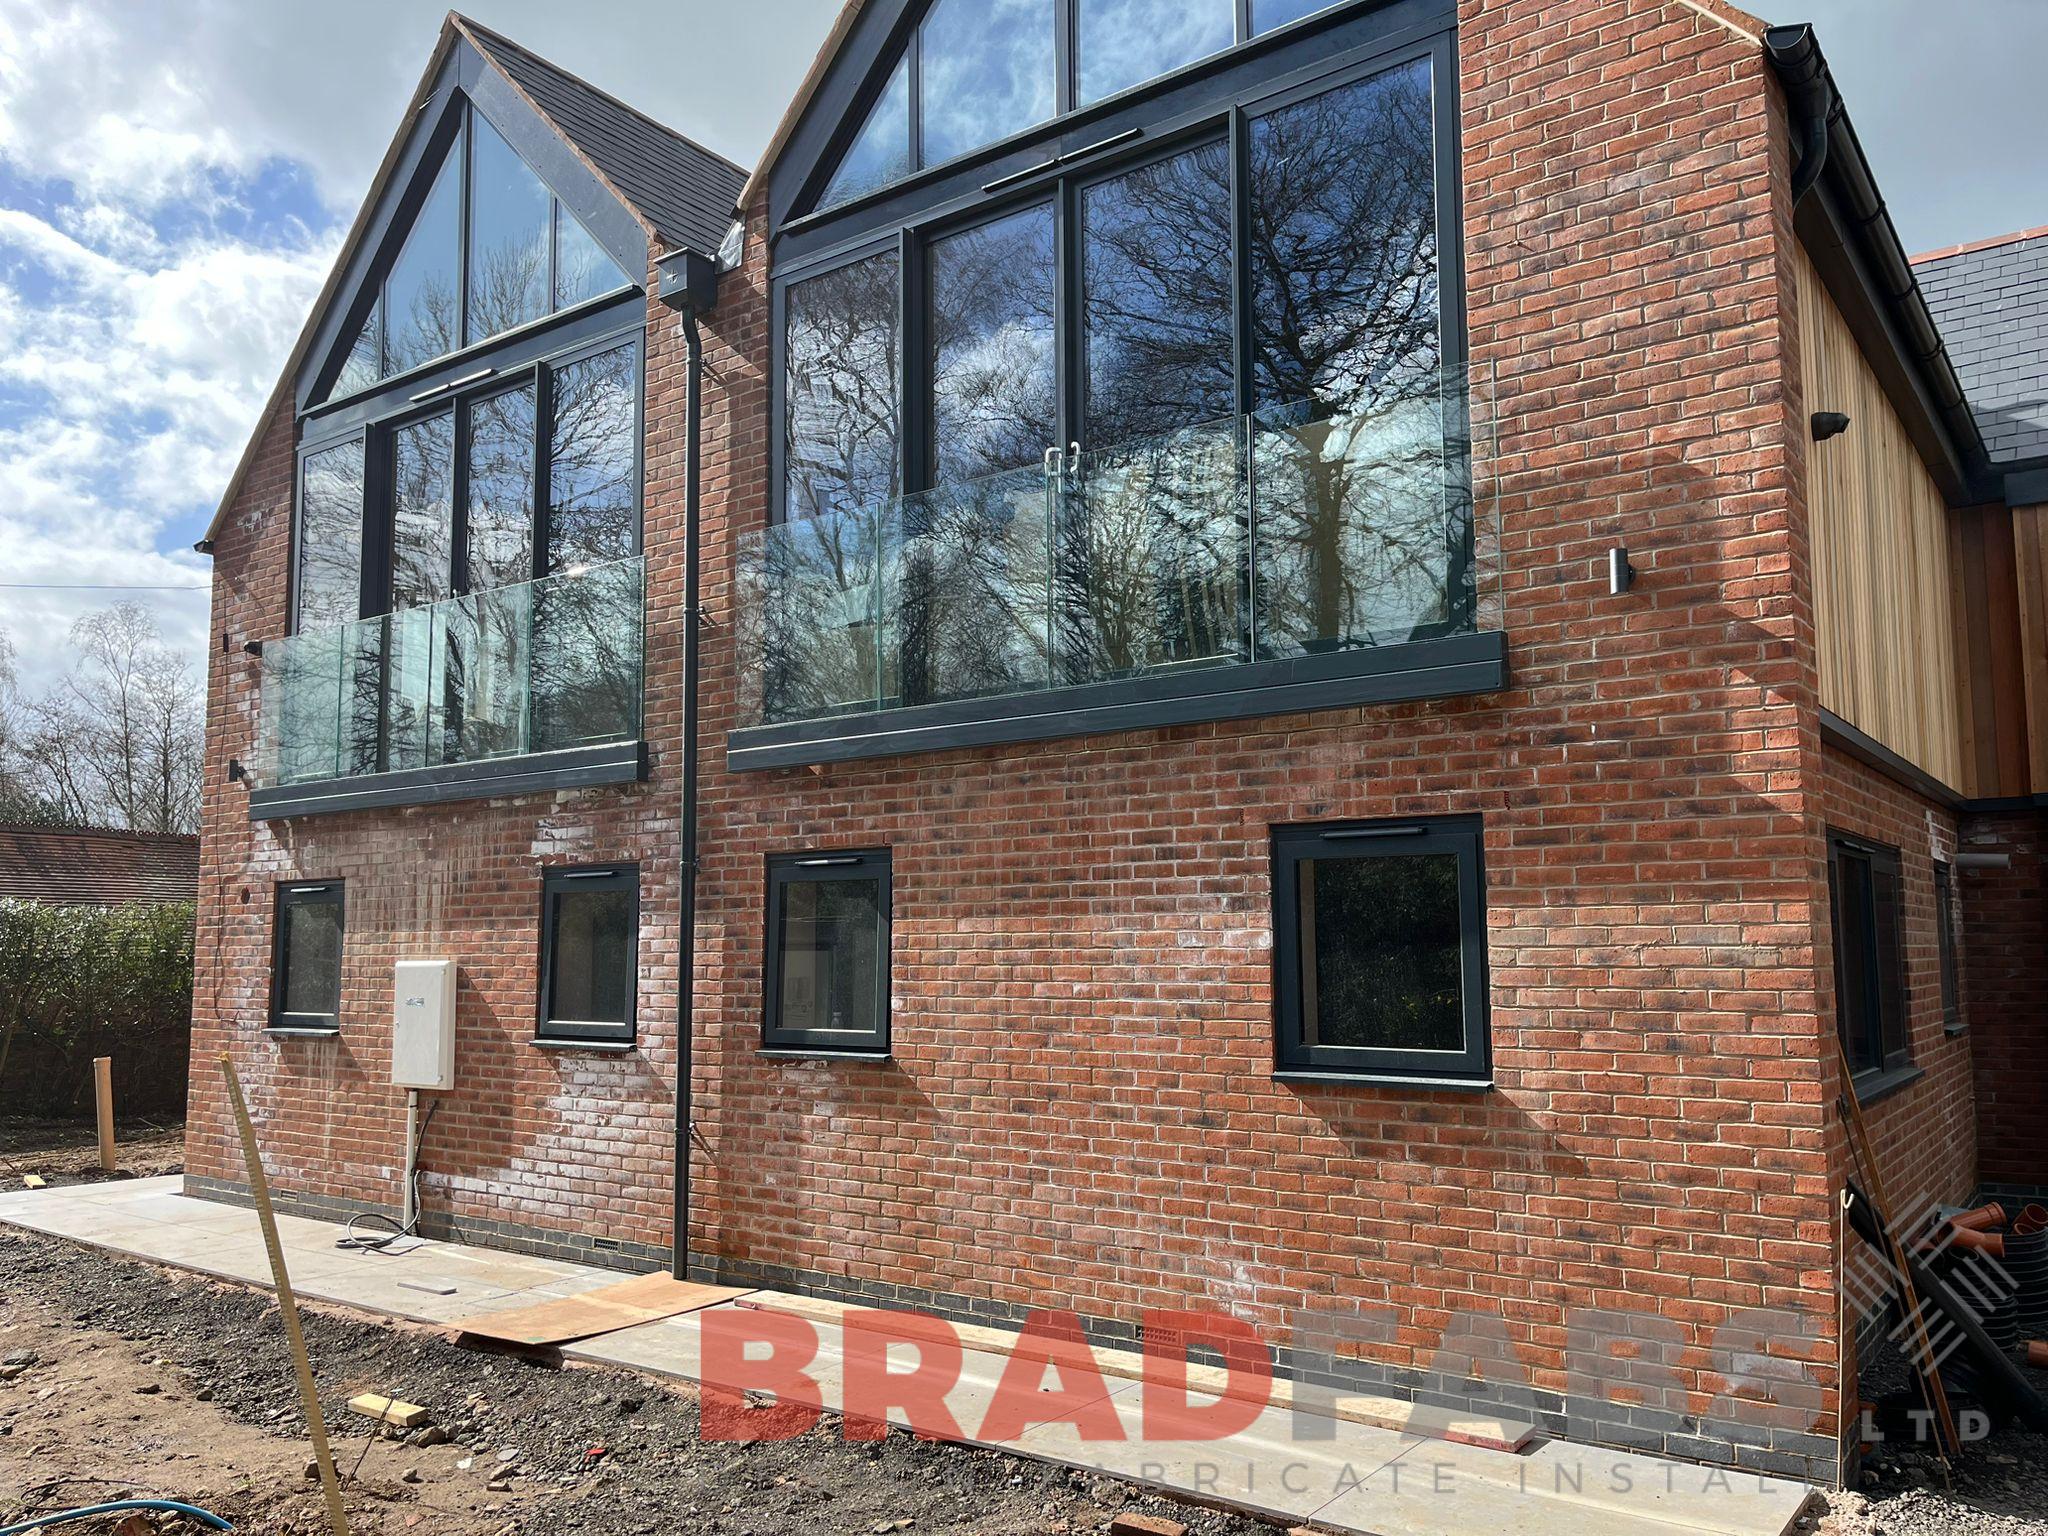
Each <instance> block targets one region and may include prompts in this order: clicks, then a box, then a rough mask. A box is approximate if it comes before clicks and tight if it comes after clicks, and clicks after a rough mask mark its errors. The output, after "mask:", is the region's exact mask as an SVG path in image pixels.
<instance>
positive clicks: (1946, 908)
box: [1934, 859, 1964, 1030]
mask: <svg viewBox="0 0 2048 1536" xmlns="http://www.w3.org/2000/svg"><path fill="white" fill-rule="evenodd" d="M1934 942H1935V946H1936V949H1937V951H1938V953H1939V955H1940V959H1941V1022H1942V1024H1943V1025H1944V1026H1945V1027H1946V1028H1948V1029H1950V1030H1958V1029H1961V1028H1962V1027H1963V1024H1964V1019H1963V989H1962V984H1961V981H1960V979H1959V977H1958V975H1957V969H1956V880H1955V868H1954V866H1953V865H1951V864H1950V863H1949V862H1948V860H1946V859H1936V860H1935V861H1934Z"/></svg>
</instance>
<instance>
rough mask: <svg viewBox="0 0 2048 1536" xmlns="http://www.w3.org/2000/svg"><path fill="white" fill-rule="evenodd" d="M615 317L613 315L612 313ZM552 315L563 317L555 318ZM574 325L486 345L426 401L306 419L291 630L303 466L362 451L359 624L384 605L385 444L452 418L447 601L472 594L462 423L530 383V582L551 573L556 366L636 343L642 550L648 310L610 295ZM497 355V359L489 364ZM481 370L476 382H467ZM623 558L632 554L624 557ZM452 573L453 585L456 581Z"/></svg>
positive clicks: (294, 621) (367, 398) (637, 546)
mask: <svg viewBox="0 0 2048 1536" xmlns="http://www.w3.org/2000/svg"><path fill="white" fill-rule="evenodd" d="M615 309H616V310H617V313H614V312H613V311H614V310H615ZM556 318H558V319H560V318H563V317H559V316H558V317H556ZM575 319H576V320H577V321H579V322H580V323H577V324H574V325H570V326H566V327H565V328H564V330H563V331H562V332H561V333H557V332H555V330H554V329H553V327H548V328H546V329H545V330H544V331H541V332H537V333H530V334H523V335H519V336H516V337H513V338H512V339H511V343H510V345H509V346H508V348H507V349H506V350H505V352H504V353H503V355H502V356H501V355H499V349H497V348H496V347H493V348H491V349H488V350H487V351H485V352H483V353H480V354H477V355H476V356H472V357H468V358H466V359H464V363H463V366H462V367H460V368H459V369H452V368H451V369H447V370H443V371H447V372H450V373H451V375H452V377H453V378H454V379H455V380H457V381H460V386H461V387H459V388H455V389H446V390H442V389H439V388H436V390H435V391H434V392H433V394H432V396H431V398H427V399H418V398H415V395H417V394H424V393H426V392H425V391H408V390H406V389H404V388H393V389H380V390H376V391H371V392H366V393H365V394H362V395H358V396H355V397H353V398H352V399H351V400H350V401H349V402H348V406H349V409H347V410H345V411H340V412H333V413H326V414H323V415H322V416H321V417H320V418H318V419H312V418H309V419H308V420H307V421H306V422H305V423H304V424H303V426H302V430H301V435H300V441H299V445H298V450H297V463H296V469H295V473H294V480H293V495H292V520H291V526H292V552H291V560H290V562H289V565H290V570H289V581H290V587H291V592H290V599H289V609H288V611H289V613H290V620H291V623H290V630H289V633H291V634H298V633H299V632H300V625H299V574H300V573H299V553H300V548H301V545H302V543H303V538H302V535H303V526H304V514H305V485H306V461H307V459H309V458H311V457H313V456H314V455H316V454H319V453H322V452H324V451H326V450H327V449H329V448H333V447H337V446H339V445H342V444H346V443H349V442H351V441H354V442H359V443H361V445H362V450H361V451H362V454H363V516H362V540H363V543H362V591H361V595H360V598H359V601H358V609H359V611H358V613H357V616H356V617H357V620H358V621H360V620H363V619H372V618H381V617H383V616H384V615H386V614H388V613H390V612H392V609H391V557H392V526H393V519H394V517H395V515H396V511H397V505H396V499H395V495H394V487H393V485H392V451H393V449H392V443H393V438H394V435H395V434H396V432H397V431H398V429H399V428H401V427H404V426H407V425H410V424H411V423H413V422H417V421H423V420H426V419H427V418H428V417H431V416H434V415H438V414H439V413H440V412H442V411H445V410H449V409H453V410H454V412H455V465H454V469H453V472H452V483H451V491H450V509H451V516H452V517H453V520H454V527H453V528H452V529H451V539H452V544H453V547H454V550H455V552H456V553H455V558H454V560H453V562H452V570H451V582H454V583H455V585H454V586H453V593H454V595H458V596H460V595H465V594H467V593H468V592H469V591H470V590H472V589H471V588H470V586H469V584H468V581H467V576H468V572H467V570H466V559H465V556H466V552H467V547H468V506H467V498H468V491H469V473H468V470H469V465H468V459H469V443H468V430H467V428H468V421H469V417H470V413H471V412H472V411H473V410H474V408H475V406H476V404H477V402H479V401H481V400H487V399H489V398H491V397H492V396H494V395H498V394H503V393H505V392H507V391H509V390H512V389H517V388H522V387H524V386H526V385H527V384H531V385H532V386H533V389H534V455H535V458H534V476H533V502H534V505H533V542H532V547H531V550H530V553H531V556H532V563H531V572H530V575H529V578H528V579H530V580H538V579H540V578H541V577H543V576H546V575H547V574H548V571H547V568H546V560H547V525H548V517H549V503H550V501H551V499H552V497H551V487H550V485H549V467H550V466H549V453H548V447H549V442H548V439H549V435H550V433H551V430H552V426H553V416H554V413H553V393H554V391H553V379H554V375H555V374H556V373H558V372H559V371H560V370H561V369H563V368H565V367H568V366H570V365H572V364H574V363H578V362H582V361H585V360H587V359H589V358H592V357H596V356H599V355H601V354H602V353H605V352H609V351H611V350H612V349H613V348H614V347H618V346H622V345H628V344H630V345H631V346H632V347H633V434H632V435H633V475H632V479H633V487H634V503H635V508H634V510H635V517H634V524H633V555H634V556H637V555H639V554H641V553H644V550H645V538H646V526H645V525H646V511H647V339H646V331H647V325H646V313H645V309H644V306H643V305H642V304H641V303H640V302H639V294H638V291H637V290H635V291H634V293H633V294H632V295H631V297H630V300H628V299H621V298H610V299H606V300H604V301H603V302H602V304H601V305H600V306H599V307H598V308H596V309H594V310H587V311H579V312H578V314H577V315H576V316H575ZM494 359H496V361H495V362H494V361H493V360H494ZM480 367H488V368H489V369H490V371H489V373H488V374H487V375H485V376H482V377H477V378H465V375H469V374H474V373H476V372H477V371H478V369H479V368H480ZM628 558H631V556H629V557H628ZM458 576H459V578H460V579H459V581H458V580H457V578H458Z"/></svg>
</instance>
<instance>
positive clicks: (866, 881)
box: [761, 852, 890, 1054]
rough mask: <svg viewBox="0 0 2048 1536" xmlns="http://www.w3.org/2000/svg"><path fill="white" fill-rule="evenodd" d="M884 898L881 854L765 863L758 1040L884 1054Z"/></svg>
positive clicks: (885, 868) (885, 863) (885, 870)
mask: <svg viewBox="0 0 2048 1536" xmlns="http://www.w3.org/2000/svg"><path fill="white" fill-rule="evenodd" d="M889 903H890V890H889V855H888V854H887V853H886V852H868V853H814V854H793V855H787V856H783V857H777V858H773V859H770V860H769V861H768V924H767V932H768V955H767V970H766V975H765V977H764V980H763V988H762V991H763V1002H764V1005H765V1006H764V1011H763V1016H762V1028H761V1043H762V1044H763V1045H764V1046H766V1047H769V1048H770V1049H774V1048H783V1049H796V1050H836V1051H867V1052H874V1053H884V1054H885V1053H886V1052H887V1051H888V1049H889Z"/></svg>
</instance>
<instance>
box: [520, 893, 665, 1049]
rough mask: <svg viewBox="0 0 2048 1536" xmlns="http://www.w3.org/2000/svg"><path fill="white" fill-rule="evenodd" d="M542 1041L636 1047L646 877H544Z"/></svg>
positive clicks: (541, 981) (542, 898) (541, 989)
mask: <svg viewBox="0 0 2048 1536" xmlns="http://www.w3.org/2000/svg"><path fill="white" fill-rule="evenodd" d="M540 910H541V918H540V1038H541V1039H542V1040H546V1041H552V1042H555V1043H557V1044H596V1045H630V1044H631V1043H632V1040H633V1005H634V1000H635V997H636V996H637V994H638V992H639V980H640V870H639V867H638V866H637V865H632V864H604V865H594V866H591V867H589V868H583V869H551V870H549V871H547V873H546V874H545V875H543V876H542V877H541V900H540Z"/></svg>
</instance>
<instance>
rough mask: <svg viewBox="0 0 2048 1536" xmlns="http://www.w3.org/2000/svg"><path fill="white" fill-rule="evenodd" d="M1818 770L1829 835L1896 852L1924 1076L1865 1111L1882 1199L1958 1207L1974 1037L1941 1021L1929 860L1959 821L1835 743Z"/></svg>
mask: <svg viewBox="0 0 2048 1536" xmlns="http://www.w3.org/2000/svg"><path fill="white" fill-rule="evenodd" d="M1823 768H1824V771H1823V773H1822V776H1821V793H1820V795H1819V803H1818V813H1819V817H1820V820H1821V821H1822V822H1823V823H1824V825H1825V826H1826V827H1827V829H1828V830H1830V831H1835V832H1846V833H1849V834H1852V835H1854V836H1857V837H1862V838H1866V839H1868V840H1869V841H1871V842H1875V843H1883V844H1886V845H1887V846H1890V847H1893V848H1897V849H1898V850H1899V875H1900V879H1901V882H1902V884H1903V887H1904V891H1903V896H1904V904H1903V911H1902V914H1901V916H1902V919H1903V922H1902V926H1901V929H1900V939H1901V945H1902V949H1903V958H1904V960H1905V966H1906V1029H1907V1038H1908V1042H1909V1047H1910V1050H1911V1053H1912V1060H1913V1065H1914V1066H1915V1067H1917V1068H1919V1070H1920V1071H1921V1072H1922V1073H1923V1074H1924V1076H1922V1077H1921V1078H1920V1079H1919V1080H1918V1081H1916V1082H1914V1083H1913V1084H1911V1085H1910V1086H1908V1087H1906V1088H1903V1089H1900V1090H1899V1091H1898V1092H1896V1093H1893V1094H1890V1095H1888V1096H1886V1097H1884V1098H1881V1099H1878V1100H1877V1101H1876V1102H1874V1103H1872V1104H1869V1105H1866V1106H1865V1107H1864V1111H1863V1113H1864V1120H1865V1123H1866V1124H1867V1125H1868V1126H1869V1128H1870V1135H1871V1140H1872V1142H1873V1144H1874V1145H1873V1150H1874V1152H1875V1153H1876V1156H1877V1159H1878V1162H1879V1165H1880V1167H1881V1170H1882V1173H1883V1179H1884V1184H1885V1190H1886V1194H1887V1195H1888V1196H1889V1198H1890V1200H1891V1204H1892V1207H1893V1209H1894V1210H1895V1211H1898V1212H1901V1213H1903V1212H1906V1211H1908V1210H1910V1209H1913V1208H1914V1207H1916V1206H1920V1205H1924V1204H1925V1203H1926V1202H1928V1201H1941V1202H1946V1203H1957V1202H1960V1201H1963V1200H1965V1199H1967V1198H1968V1197H1969V1195H1970V1193H1971V1192H1972V1191H1973V1190H1974V1189H1975V1188H1976V1184H1977V1106H1976V1099H1975V1095H1974V1090H1973V1081H1972V1070H1971V1060H1970V1056H1971V1047H1972V1044H1973V1042H1974V1041H1975V1039H1976V1032H1975V1031H1971V1030H1964V1031H1961V1032H1958V1033H1955V1034H1951V1033H1949V1030H1948V1027H1947V1023H1946V1020H1945V1019H1944V1017H1943V1013H1942V1003H1941V959H1940V950H1939V947H1938V942H1939V941H1938V940H1937V938H1936V930H1935V906H1934V860H1935V859H1936V858H1937V857H1940V858H1944V859H1945V858H1949V857H1951V856H1953V854H1954V853H1955V850H1956V818H1955V816H1954V814H1953V813H1951V812H1949V811H1947V810H1944V809H1942V808H1941V807H1940V806H1937V805H1935V804H1934V803H1933V802H1932V801H1929V800H1926V799H1924V798H1922V797H1921V796H1919V795H1917V794H1915V793H1913V792H1912V791H1911V790H1909V789H1905V788H1903V787H1902V786H1900V785H1899V784H1898V783H1896V782H1894V781H1893V780H1891V779H1889V778H1886V777H1885V776H1884V775H1883V774H1881V773H1879V772H1877V770H1875V769H1874V768H1871V767H1869V766H1867V765H1866V764H1864V763H1861V762H1858V761H1857V760H1856V759H1854V758H1852V757H1849V756H1848V755H1847V754H1845V753H1842V752H1840V751H1837V750H1836V749H1835V748H1833V747H1829V748H1828V749H1827V750H1826V753H1825V756H1824V759H1823ZM1959 883H1960V881H1959ZM1958 944H1959V947H1960V950H1961V952H1962V954H1963V955H1964V956H1968V955H1969V954H1970V953H1971V950H1972V946H1973V940H1972V939H1971V938H1970V937H1968V936H1966V935H1962V934H1959V935H1958ZM1826 951H1827V961H1826V963H1827V965H1828V967H1829V971H1828V975H1827V977H1826V987H1825V991H1826V994H1827V996H1828V999H1829V1002H1828V1009H1829V1013H1828V1017H1829V1018H1830V1020H1832V1018H1833V1016H1834V1015H1833V1006H1834V1004H1833V997H1834V976H1833V965H1834V958H1833V941H1832V937H1831V935H1829V936H1826ZM1966 963H1967V962H1966ZM1865 1182H1866V1183H1867V1181H1865Z"/></svg>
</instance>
